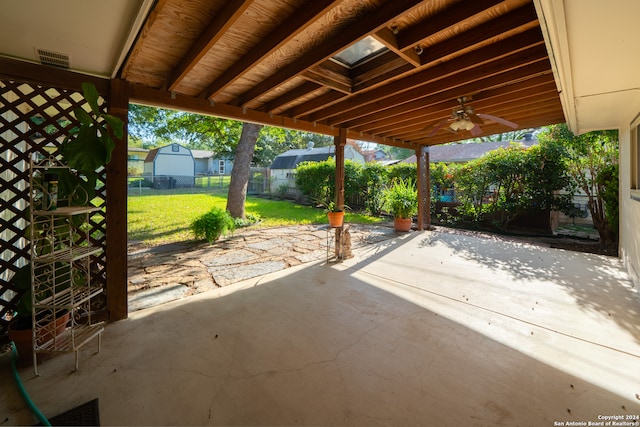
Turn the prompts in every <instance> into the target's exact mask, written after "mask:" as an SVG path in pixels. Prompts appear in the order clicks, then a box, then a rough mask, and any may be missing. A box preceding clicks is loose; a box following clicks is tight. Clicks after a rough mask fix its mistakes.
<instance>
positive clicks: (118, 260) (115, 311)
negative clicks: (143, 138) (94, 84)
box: [106, 80, 129, 321]
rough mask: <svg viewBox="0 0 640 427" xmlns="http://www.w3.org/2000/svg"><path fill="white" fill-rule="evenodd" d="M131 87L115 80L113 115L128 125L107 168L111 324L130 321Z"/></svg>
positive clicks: (107, 254)
mask: <svg viewBox="0 0 640 427" xmlns="http://www.w3.org/2000/svg"><path fill="white" fill-rule="evenodd" d="M128 88H129V86H128V83H127V82H126V81H125V80H111V90H110V99H109V114H111V115H114V116H116V117H119V118H120V119H121V120H122V121H123V122H124V134H123V136H122V139H116V140H115V141H116V147H115V149H114V150H113V154H112V158H111V162H110V163H109V164H108V165H107V216H106V221H107V236H106V240H107V248H106V256H107V289H106V291H107V310H108V315H109V321H116V320H121V319H126V318H127V315H128V303H127V140H128V137H127V136H128V132H127V124H128V123H127V122H128V120H127V116H128V113H129V90H128Z"/></svg>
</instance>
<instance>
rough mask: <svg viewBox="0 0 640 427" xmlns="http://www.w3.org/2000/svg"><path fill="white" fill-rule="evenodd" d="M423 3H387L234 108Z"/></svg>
mask: <svg viewBox="0 0 640 427" xmlns="http://www.w3.org/2000/svg"><path fill="white" fill-rule="evenodd" d="M420 3H422V0H394V1H391V2H386V3H384V4H383V5H381V6H380V7H379V8H377V9H376V10H374V11H373V12H372V13H370V14H369V15H367V16H364V17H361V19H360V20H359V21H357V22H355V23H352V24H351V25H349V26H347V27H345V28H343V29H342V30H341V31H337V33H336V35H335V36H334V37H332V38H331V39H329V40H326V41H324V42H323V43H321V44H319V45H317V46H315V47H314V49H313V50H311V51H309V52H304V54H303V55H301V56H300V57H299V58H298V59H297V60H295V61H293V62H291V63H289V64H286V65H284V66H283V67H282V68H281V69H280V70H279V71H277V72H276V73H274V74H272V75H271V76H269V77H267V78H265V79H264V80H262V81H261V82H260V83H258V84H256V85H255V86H253V87H252V88H251V89H249V90H247V91H246V92H244V93H243V94H241V95H240V96H238V97H237V98H236V99H235V100H234V101H233V102H232V105H238V106H246V105H247V104H248V103H249V102H251V101H253V100H254V99H256V98H258V97H260V96H261V95H263V94H264V93H266V92H267V91H269V90H271V89H273V88H275V87H278V86H280V85H281V84H283V83H286V82H287V81H289V80H290V79H292V78H294V77H295V76H297V75H299V74H301V73H303V72H305V71H306V70H308V69H309V68H311V67H313V66H315V65H317V64H319V63H321V62H322V61H324V60H326V59H329V58H330V57H331V56H333V55H334V54H336V53H338V52H340V51H342V50H343V49H345V48H346V47H347V46H349V45H351V44H353V43H354V42H355V41H357V40H360V39H362V38H363V37H365V36H367V35H369V34H371V33H373V32H375V31H377V30H379V29H380V28H382V27H384V26H385V25H386V24H387V23H388V22H389V21H392V20H393V19H394V18H396V17H398V16H400V15H403V14H405V13H407V12H410V11H411V10H412V9H413V8H415V7H416V6H418V5H420Z"/></svg>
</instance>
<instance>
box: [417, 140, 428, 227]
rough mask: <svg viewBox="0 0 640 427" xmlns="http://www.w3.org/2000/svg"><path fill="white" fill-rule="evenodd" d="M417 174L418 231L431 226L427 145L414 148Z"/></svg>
mask: <svg viewBox="0 0 640 427" xmlns="http://www.w3.org/2000/svg"><path fill="white" fill-rule="evenodd" d="M416 160H417V168H416V169H417V170H416V173H417V175H418V183H417V187H418V231H422V230H429V229H430V228H431V173H430V170H429V147H428V146H426V147H420V148H418V149H416Z"/></svg>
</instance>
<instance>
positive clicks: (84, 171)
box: [59, 83, 124, 202]
mask: <svg viewBox="0 0 640 427" xmlns="http://www.w3.org/2000/svg"><path fill="white" fill-rule="evenodd" d="M81 87H82V93H83V95H84V99H85V101H86V102H87V104H88V106H89V111H88V112H87V111H85V110H84V109H83V108H80V107H79V108H76V109H75V110H73V112H74V114H75V116H76V119H78V121H79V122H80V127H78V128H74V129H73V130H72V131H71V132H70V134H69V135H68V136H67V137H66V138H65V139H64V141H63V142H62V144H61V146H60V152H61V154H62V160H63V162H64V163H65V164H66V165H68V166H69V167H71V169H72V171H70V172H67V171H62V172H61V173H60V175H59V191H60V198H61V199H64V198H65V197H66V196H67V195H73V194H74V193H75V191H76V189H77V188H78V187H81V188H83V189H84V190H85V192H86V195H87V197H86V198H85V199H83V200H81V202H86V201H88V200H91V199H93V196H94V195H95V188H96V184H97V182H98V178H99V171H100V169H101V168H103V167H104V166H106V165H107V164H108V163H109V162H110V161H111V154H112V153H113V149H114V148H115V146H116V143H115V141H114V140H113V137H112V135H113V136H115V137H116V138H122V136H123V132H124V130H123V126H124V124H123V122H122V120H120V119H119V118H118V117H115V116H112V115H110V114H105V113H103V112H102V111H100V106H99V105H98V100H99V97H100V95H99V94H98V90H97V89H96V87H95V85H94V84H93V83H82V85H81ZM107 125H108V127H109V128H107ZM109 130H111V132H112V133H110V132H109Z"/></svg>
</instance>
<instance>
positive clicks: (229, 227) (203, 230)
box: [191, 208, 235, 243]
mask: <svg viewBox="0 0 640 427" xmlns="http://www.w3.org/2000/svg"><path fill="white" fill-rule="evenodd" d="M234 230H235V222H234V220H233V218H232V217H231V215H230V214H229V212H227V211H226V210H223V209H220V208H213V209H211V210H210V211H209V212H207V213H205V214H204V215H202V216H200V217H199V218H197V219H196V220H194V221H193V222H192V223H191V231H193V234H194V235H195V237H196V239H206V240H207V242H209V243H213V242H215V241H216V240H218V239H219V238H220V236H222V235H223V234H227V233H228V232H232V231H234Z"/></svg>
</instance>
